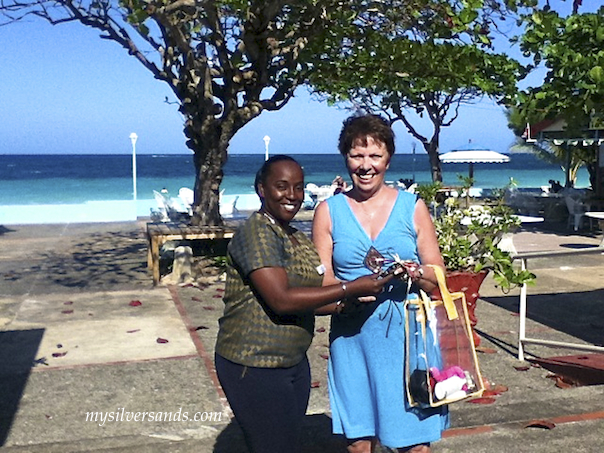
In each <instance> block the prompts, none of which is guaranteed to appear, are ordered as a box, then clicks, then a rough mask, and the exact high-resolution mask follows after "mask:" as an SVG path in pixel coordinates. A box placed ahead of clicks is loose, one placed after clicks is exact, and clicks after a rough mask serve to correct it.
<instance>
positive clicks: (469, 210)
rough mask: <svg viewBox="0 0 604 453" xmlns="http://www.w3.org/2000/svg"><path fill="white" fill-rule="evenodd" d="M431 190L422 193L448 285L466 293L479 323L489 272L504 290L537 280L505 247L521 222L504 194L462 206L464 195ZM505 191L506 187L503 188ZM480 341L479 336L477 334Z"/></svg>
mask: <svg viewBox="0 0 604 453" xmlns="http://www.w3.org/2000/svg"><path fill="white" fill-rule="evenodd" d="M433 192H434V191H431V190H424V189H422V188H420V189H419V190H418V193H419V194H420V196H421V197H422V198H424V197H427V199H426V198H424V201H425V202H426V204H428V205H429V206H430V207H431V212H432V213H433V216H434V226H435V228H436V235H437V237H438V243H439V246H440V250H441V253H442V256H443V259H444V261H445V267H446V269H447V286H448V287H449V289H450V290H451V291H463V292H464V293H465V294H466V301H467V303H468V311H469V317H470V322H471V323H472V326H474V325H475V324H476V316H475V313H474V311H475V308H476V301H477V299H478V297H479V294H478V290H479V288H480V285H481V284H482V282H483V280H484V279H485V277H486V276H487V273H488V272H491V273H492V276H493V279H494V280H495V283H496V284H497V285H498V286H499V287H500V288H501V290H502V291H503V292H507V291H509V290H510V289H511V288H514V287H516V286H520V285H522V284H524V283H533V282H534V279H535V275H534V274H533V273H531V272H529V271H527V270H522V269H520V267H519V266H518V265H516V264H515V263H514V262H513V260H512V256H511V254H510V252H509V251H507V250H505V249H503V248H502V247H501V241H502V239H503V238H504V236H505V234H506V233H511V232H513V231H514V230H515V229H517V228H518V227H519V226H520V220H519V219H518V217H516V216H515V215H514V213H513V211H512V209H510V208H509V207H508V206H506V205H505V204H504V202H503V199H502V197H501V196H500V197H499V198H498V199H496V200H495V201H494V202H493V203H492V204H489V205H486V204H485V205H480V206H468V205H467V199H466V200H464V201H465V202H464V205H465V206H466V207H462V206H461V202H460V201H459V200H460V199H458V198H457V199H456V198H447V199H446V200H444V201H443V202H442V203H438V202H437V201H436V198H434V199H429V196H428V194H430V193H433ZM502 192H503V191H502ZM474 340H475V342H476V344H478V343H479V338H478V337H476V335H475V338H474Z"/></svg>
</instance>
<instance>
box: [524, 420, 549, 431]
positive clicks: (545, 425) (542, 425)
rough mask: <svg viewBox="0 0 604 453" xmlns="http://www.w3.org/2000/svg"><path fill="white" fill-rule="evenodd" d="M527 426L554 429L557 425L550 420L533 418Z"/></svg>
mask: <svg viewBox="0 0 604 453" xmlns="http://www.w3.org/2000/svg"><path fill="white" fill-rule="evenodd" d="M524 427H525V428H542V429H554V428H555V427H556V425H555V424H554V423H553V422H550V421H549V420H531V421H530V422H528V423H527V424H526V425H524Z"/></svg>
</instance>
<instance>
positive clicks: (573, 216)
mask: <svg viewBox="0 0 604 453" xmlns="http://www.w3.org/2000/svg"><path fill="white" fill-rule="evenodd" d="M564 202H565V203H566V208H567V209H568V222H567V226H568V228H570V227H571V225H572V226H573V229H574V230H575V231H577V230H578V229H579V227H580V226H581V221H582V220H583V219H586V220H587V221H588V222H589V228H590V229H591V228H592V219H590V218H589V217H587V216H586V215H585V213H586V212H587V211H588V209H587V206H586V205H585V204H584V203H583V202H582V201H581V200H578V199H575V198H573V197H571V196H570V195H567V196H565V197H564Z"/></svg>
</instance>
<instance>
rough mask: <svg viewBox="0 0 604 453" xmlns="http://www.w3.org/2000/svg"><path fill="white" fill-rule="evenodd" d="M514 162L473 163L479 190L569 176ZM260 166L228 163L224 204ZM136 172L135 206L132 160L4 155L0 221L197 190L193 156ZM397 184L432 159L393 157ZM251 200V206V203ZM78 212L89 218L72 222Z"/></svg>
mask: <svg viewBox="0 0 604 453" xmlns="http://www.w3.org/2000/svg"><path fill="white" fill-rule="evenodd" d="M293 157H294V158H296V159H297V160H298V161H299V162H300V164H301V165H302V166H303V167H304V171H305V178H306V182H307V183H308V182H312V183H314V184H317V185H323V184H330V183H331V181H332V180H333V178H334V177H335V176H336V175H338V174H339V175H342V176H344V178H345V179H349V178H348V175H347V173H346V168H345V166H344V162H343V158H342V157H341V156H340V155H338V154H299V155H294V156H293ZM510 157H511V159H510V162H509V163H505V164H476V165H475V166H474V176H475V180H476V182H475V186H476V187H484V188H499V187H504V186H505V185H506V184H508V182H509V181H510V178H514V180H515V181H516V182H517V183H518V185H519V187H527V188H528V187H540V186H544V185H548V181H549V180H550V179H555V180H559V181H561V182H562V183H564V178H565V176H564V173H563V171H562V170H561V169H560V167H558V166H556V165H550V164H547V163H545V162H543V161H541V160H539V159H537V158H536V157H534V156H532V155H528V154H512V155H511V156H510ZM263 162H264V155H261V154H239V155H236V154H235V155H231V156H229V159H228V162H227V164H226V165H225V167H224V174H225V176H224V181H223V184H222V186H221V189H224V196H225V198H226V199H228V198H229V197H231V196H234V195H236V194H253V192H254V189H253V182H254V176H255V172H256V171H257V169H258V168H259V167H260V166H261V165H262V163H263ZM136 167H137V173H136V188H137V202H136V206H135V205H134V203H133V192H134V188H133V178H132V156H131V155H0V222H2V223H5V224H6V223H20V222H22V223H32V222H36V223H41V222H51V221H53V220H54V219H61V217H60V216H61V212H62V211H63V212H64V215H65V216H69V218H75V219H76V220H74V221H88V220H87V219H91V220H90V221H102V220H103V219H108V220H113V219H115V218H116V217H118V218H122V217H124V216H126V217H128V218H130V217H134V218H135V216H137V215H138V216H145V215H148V214H149V210H150V209H151V208H154V207H155V206H156V203H155V200H154V198H153V190H157V191H159V190H161V189H162V188H165V189H167V190H168V192H169V193H170V194H172V195H173V196H176V195H177V194H178V190H179V189H180V188H181V187H191V188H192V187H193V184H194V178H195V174H194V167H193V159H192V156H191V155H139V156H137V159H136ZM467 172H468V166H467V165H466V164H443V179H444V183H445V184H446V185H458V184H459V180H458V177H457V175H459V174H462V175H467ZM399 178H405V179H409V178H413V179H415V180H416V181H417V182H418V183H428V182H430V181H431V176H430V171H429V164H428V156H427V155H425V154H421V155H415V156H413V155H411V154H396V155H395V156H393V159H392V162H391V165H390V169H389V171H388V175H387V179H389V180H392V181H396V180H398V179H399ZM588 186H589V179H588V174H587V171H586V170H585V169H581V171H580V172H579V177H578V181H577V187H588ZM246 198H248V199H250V200H251V199H253V198H254V196H251V197H246ZM117 202H119V203H117ZM69 205H71V206H69ZM73 205H77V206H79V208H76V207H74V206H73ZM78 209H79V211H80V212H82V213H83V212H88V214H86V215H84V214H82V215H81V216H79V217H78V216H76V217H74V214H73V213H74V212H78ZM64 218H65V217H64Z"/></svg>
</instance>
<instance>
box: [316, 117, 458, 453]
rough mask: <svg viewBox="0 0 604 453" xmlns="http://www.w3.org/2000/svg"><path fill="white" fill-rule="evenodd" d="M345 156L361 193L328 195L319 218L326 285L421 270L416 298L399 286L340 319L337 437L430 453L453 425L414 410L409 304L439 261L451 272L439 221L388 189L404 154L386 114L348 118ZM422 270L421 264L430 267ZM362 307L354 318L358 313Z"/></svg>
mask: <svg viewBox="0 0 604 453" xmlns="http://www.w3.org/2000/svg"><path fill="white" fill-rule="evenodd" d="M339 150H340V153H341V154H342V155H343V156H344V159H345V162H346V167H347V168H348V172H349V174H350V178H351V179H352V188H351V189H350V190H349V191H348V192H346V193H342V194H338V195H335V196H333V197H331V198H328V199H327V200H326V201H325V202H323V203H321V204H320V205H319V206H318V207H317V209H316V211H315V217H314V222H313V241H314V242H315V245H316V246H317V250H318V252H319V256H320V257H321V263H323V265H324V266H325V268H326V271H325V279H324V284H326V285H333V284H334V283H336V282H338V281H346V280H351V279H354V278H358V277H360V276H363V275H367V274H370V273H371V272H372V271H375V270H376V269H374V267H376V266H375V265H376V263H379V262H381V263H384V267H387V265H386V263H389V262H390V263H392V262H393V261H394V260H395V259H396V258H397V257H398V258H400V259H401V260H410V261H412V262H414V263H416V264H415V266H412V268H411V270H410V271H409V276H410V278H411V281H412V286H411V289H410V290H409V291H408V287H407V284H406V283H405V282H403V281H402V280H401V279H398V278H397V279H394V280H392V282H391V284H390V285H389V286H388V287H387V288H386V290H385V291H384V292H383V293H382V294H380V295H378V296H377V299H376V301H375V302H373V303H362V304H361V303H360V301H359V300H358V299H356V298H355V297H354V296H352V295H349V296H348V297H347V298H346V300H345V301H344V302H343V303H342V304H341V305H343V310H342V312H341V313H340V314H335V315H334V316H332V319H331V331H330V358H329V364H328V375H329V397H330V404H331V410H332V423H333V432H334V433H335V434H343V435H344V436H345V437H346V439H347V441H348V451H349V452H367V453H368V452H373V451H375V448H376V445H377V443H378V442H380V443H381V444H382V445H384V446H387V447H390V448H396V449H398V451H401V452H406V451H411V452H414V453H420V452H421V453H427V452H429V451H430V442H433V441H436V440H438V439H440V437H441V432H442V430H443V429H444V428H445V427H446V425H447V423H448V415H447V409H445V408H443V407H441V408H436V409H427V410H423V409H418V408H411V407H410V406H409V404H408V402H407V398H406V394H405V388H404V374H403V371H404V369H403V368H404V363H405V332H404V330H405V320H404V301H405V300H406V299H407V298H408V297H411V298H414V297H417V293H418V290H419V289H420V288H422V289H424V290H425V291H428V292H429V291H431V290H432V289H434V288H435V287H436V284H437V281H436V276H435V275H434V270H433V269H431V268H430V267H427V266H425V265H426V264H432V265H437V266H441V267H443V268H444V262H443V259H442V256H441V254H440V251H439V247H438V242H437V239H436V233H435V230H434V224H433V223H432V219H431V218H430V214H429V212H428V209H427V207H426V205H425V204H424V202H423V201H422V200H421V199H419V198H418V197H417V195H415V194H412V193H409V192H405V191H402V190H398V189H396V188H392V187H388V186H387V185H386V184H385V183H384V179H385V174H386V170H387V169H388V166H389V164H390V159H391V158H392V155H393V154H394V151H395V150H394V133H393V131H392V129H391V127H390V125H389V124H388V122H387V121H386V120H385V119H383V118H382V117H380V116H377V115H364V116H353V117H350V118H348V119H347V120H345V121H344V126H343V128H342V131H341V133H340V138H339ZM420 263H421V264H420ZM349 306H352V308H351V309H350V311H349V312H347V311H348V307H349Z"/></svg>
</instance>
